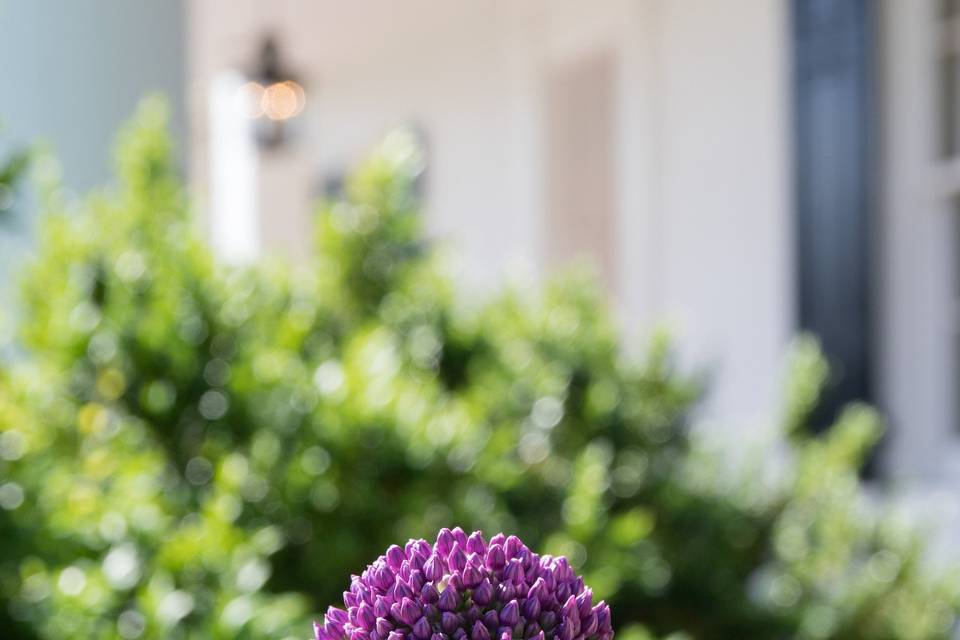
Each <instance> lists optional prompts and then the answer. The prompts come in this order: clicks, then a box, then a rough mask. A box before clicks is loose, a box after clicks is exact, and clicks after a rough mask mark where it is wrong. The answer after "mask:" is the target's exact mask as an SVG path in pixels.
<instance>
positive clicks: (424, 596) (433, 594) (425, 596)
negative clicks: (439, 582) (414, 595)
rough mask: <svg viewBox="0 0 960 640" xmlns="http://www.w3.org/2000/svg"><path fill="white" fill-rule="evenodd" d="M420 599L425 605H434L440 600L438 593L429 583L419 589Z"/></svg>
mask: <svg viewBox="0 0 960 640" xmlns="http://www.w3.org/2000/svg"><path fill="white" fill-rule="evenodd" d="M420 599H421V600H423V601H424V602H426V603H427V604H436V603H437V601H439V600H440V592H439V591H437V588H436V587H435V586H433V585H432V584H430V583H429V582H428V583H427V584H425V585H423V588H422V589H420Z"/></svg>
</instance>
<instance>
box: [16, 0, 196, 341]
mask: <svg viewBox="0 0 960 640" xmlns="http://www.w3.org/2000/svg"><path fill="white" fill-rule="evenodd" d="M185 35H186V34H185V30H184V19H183V6H182V1H181V0H0V126H2V129H0V149H4V148H7V147H8V146H9V145H10V144H11V143H29V142H32V141H35V140H38V139H44V140H46V141H47V142H48V143H49V144H50V146H51V147H52V148H53V149H54V150H55V151H56V154H57V156H58V157H59V158H60V160H61V163H62V166H63V181H64V184H65V186H66V187H67V188H68V189H70V190H71V191H73V192H83V191H85V190H87V189H89V188H90V187H93V186H96V185H100V184H103V183H104V182H105V181H107V180H108V179H109V177H110V175H111V163H112V158H111V153H112V144H113V137H114V134H115V132H116V130H117V127H118V126H119V125H120V123H122V122H123V121H124V120H125V119H127V118H128V117H129V116H130V114H131V113H132V112H133V110H134V108H135V106H136V104H137V101H138V100H139V99H140V97H141V96H143V95H144V94H147V93H151V92H162V93H164V94H166V95H168V96H169V97H170V101H171V104H172V106H173V108H174V128H175V132H176V134H177V137H178V138H179V139H180V140H182V132H183V130H184V124H183V123H184V116H183V111H184V109H183V96H184V77H185V71H184V66H185V52H184V47H185V42H186V37H185ZM178 142H179V140H178ZM181 146H182V145H181ZM30 209H31V203H30V201H29V200H28V201H27V202H25V203H22V206H20V207H19V210H18V211H17V216H16V219H15V220H13V221H11V223H12V224H11V223H8V224H4V225H2V226H0V305H3V304H4V300H7V301H9V298H8V297H6V298H5V297H4V296H3V292H4V291H6V292H7V293H9V290H10V288H11V283H12V278H13V273H14V272H15V265H16V264H17V263H19V262H20V261H22V259H23V256H24V254H25V253H26V252H27V251H29V247H30V236H31V228H32V225H33V223H34V222H35V220H34V218H35V216H32V215H31V213H32V212H31V211H30ZM0 322H2V320H0Z"/></svg>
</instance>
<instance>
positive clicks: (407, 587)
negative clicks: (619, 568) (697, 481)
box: [314, 527, 613, 640]
mask: <svg viewBox="0 0 960 640" xmlns="http://www.w3.org/2000/svg"><path fill="white" fill-rule="evenodd" d="M343 604H344V608H343V609H340V608H337V607H330V608H329V609H328V610H327V613H326V615H325V616H324V619H323V622H322V623H320V622H317V623H315V624H314V628H315V630H316V638H317V640H611V639H612V638H613V629H612V628H611V626H610V608H609V607H608V606H607V605H606V603H604V602H603V601H602V600H601V601H600V602H598V603H597V604H594V603H593V592H592V591H591V590H590V589H589V588H588V587H586V586H584V584H583V578H580V577H578V576H577V575H576V574H575V573H574V571H573V569H572V568H571V567H570V563H569V562H567V559H566V558H564V557H562V556H560V557H553V556H549V555H544V556H540V555H537V554H536V553H533V552H532V551H530V549H528V548H527V547H526V546H525V545H524V544H523V543H522V542H521V541H520V539H519V538H517V537H516V536H509V537H508V536H505V535H504V534H502V533H498V534H497V535H495V536H493V538H491V539H490V541H489V542H487V541H486V540H485V539H484V538H483V534H481V533H480V532H479V531H474V532H473V533H472V534H471V535H469V536H467V535H466V533H464V531H463V530H462V529H460V528H459V527H457V528H455V529H452V530H451V529H441V530H440V533H439V534H437V541H436V542H435V543H434V544H432V545H431V544H430V543H429V542H427V541H426V540H410V541H409V542H407V544H406V545H405V546H404V547H403V548H401V547H399V546H397V545H394V546H391V547H390V548H389V549H387V551H386V553H384V555H382V556H380V557H379V558H377V560H376V561H375V562H374V563H373V564H371V565H369V566H368V567H367V569H366V570H365V571H364V572H363V573H362V574H361V575H359V576H353V577H352V579H351V582H350V590H349V591H345V592H344V593H343Z"/></svg>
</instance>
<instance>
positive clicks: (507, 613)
mask: <svg viewBox="0 0 960 640" xmlns="http://www.w3.org/2000/svg"><path fill="white" fill-rule="evenodd" d="M500 620H501V622H503V624H505V625H507V626H509V627H512V626H513V625H515V624H517V623H518V622H519V621H520V606H519V605H518V604H517V601H516V600H511V601H510V602H508V603H507V604H505V605H503V609H501V610H500Z"/></svg>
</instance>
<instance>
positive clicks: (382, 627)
mask: <svg viewBox="0 0 960 640" xmlns="http://www.w3.org/2000/svg"><path fill="white" fill-rule="evenodd" d="M376 626H377V633H378V634H379V635H380V637H383V638H386V637H387V636H388V635H390V632H391V631H393V625H392V624H391V623H390V621H389V620H387V619H386V618H377V625H376Z"/></svg>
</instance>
